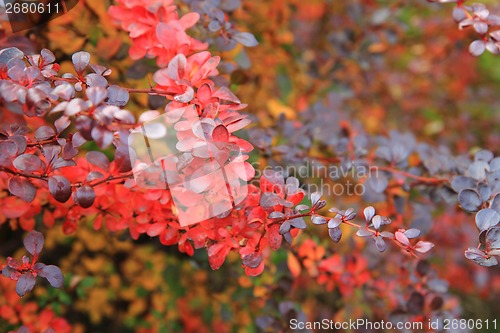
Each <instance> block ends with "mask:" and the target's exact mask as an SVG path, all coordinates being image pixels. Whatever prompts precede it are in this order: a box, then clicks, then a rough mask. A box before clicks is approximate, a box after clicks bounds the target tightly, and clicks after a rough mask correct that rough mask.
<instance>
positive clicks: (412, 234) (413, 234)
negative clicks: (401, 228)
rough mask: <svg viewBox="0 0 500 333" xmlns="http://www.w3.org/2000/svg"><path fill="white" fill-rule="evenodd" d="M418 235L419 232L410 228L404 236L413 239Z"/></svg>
mask: <svg viewBox="0 0 500 333" xmlns="http://www.w3.org/2000/svg"><path fill="white" fill-rule="evenodd" d="M418 235H420V230H418V229H415V228H412V229H408V230H406V231H405V236H406V237H408V238H415V237H418Z"/></svg>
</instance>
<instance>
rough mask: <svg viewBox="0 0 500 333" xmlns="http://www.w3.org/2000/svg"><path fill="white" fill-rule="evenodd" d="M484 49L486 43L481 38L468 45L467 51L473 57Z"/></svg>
mask: <svg viewBox="0 0 500 333" xmlns="http://www.w3.org/2000/svg"><path fill="white" fill-rule="evenodd" d="M484 50H486V43H485V42H484V41H482V40H475V41H473V42H472V43H471V44H470V46H469V52H470V53H471V54H472V55H473V56H475V57H478V56H480V55H481V54H483V52H484Z"/></svg>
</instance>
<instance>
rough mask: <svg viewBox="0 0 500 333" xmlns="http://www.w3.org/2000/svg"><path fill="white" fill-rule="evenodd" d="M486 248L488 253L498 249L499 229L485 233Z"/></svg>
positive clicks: (499, 240)
mask: <svg viewBox="0 0 500 333" xmlns="http://www.w3.org/2000/svg"><path fill="white" fill-rule="evenodd" d="M486 248H487V249H488V251H490V250H492V249H500V227H495V228H491V229H490V230H488V232H487V233H486Z"/></svg>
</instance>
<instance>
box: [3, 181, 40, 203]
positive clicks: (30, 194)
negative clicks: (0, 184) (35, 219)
mask: <svg viewBox="0 0 500 333" xmlns="http://www.w3.org/2000/svg"><path fill="white" fill-rule="evenodd" d="M9 191H10V193H12V194H13V195H15V196H16V197H18V198H20V199H21V200H23V201H25V202H32V201H33V200H34V199H35V196H36V187H35V186H34V185H33V184H32V183H31V182H30V181H29V180H27V179H23V178H21V177H17V176H14V177H12V178H10V179H9Z"/></svg>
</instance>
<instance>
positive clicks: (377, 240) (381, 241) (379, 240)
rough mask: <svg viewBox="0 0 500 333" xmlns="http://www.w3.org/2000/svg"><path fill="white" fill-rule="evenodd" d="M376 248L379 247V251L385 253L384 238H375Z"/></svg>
mask: <svg viewBox="0 0 500 333" xmlns="http://www.w3.org/2000/svg"><path fill="white" fill-rule="evenodd" d="M375 246H376V247H377V250H379V251H380V252H384V251H385V248H386V245H385V241H384V239H383V238H382V237H375Z"/></svg>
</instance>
